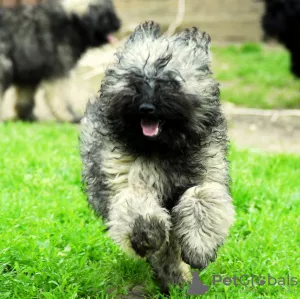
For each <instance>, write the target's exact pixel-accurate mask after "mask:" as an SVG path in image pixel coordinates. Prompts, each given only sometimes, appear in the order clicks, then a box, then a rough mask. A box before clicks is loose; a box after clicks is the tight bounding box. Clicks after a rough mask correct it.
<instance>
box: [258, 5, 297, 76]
mask: <svg viewBox="0 0 300 299" xmlns="http://www.w3.org/2000/svg"><path fill="white" fill-rule="evenodd" d="M264 2H265V13H264V16H263V18H262V26H263V30H264V32H265V34H266V35H267V36H269V37H273V38H275V39H277V40H278V41H279V42H280V43H282V44H283V45H284V46H285V47H286V48H287V49H288V50H289V51H290V53H291V71H292V73H293V74H294V75H295V76H297V77H300V39H299V35H300V1H299V0H264Z"/></svg>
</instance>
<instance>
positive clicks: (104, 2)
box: [62, 0, 121, 46]
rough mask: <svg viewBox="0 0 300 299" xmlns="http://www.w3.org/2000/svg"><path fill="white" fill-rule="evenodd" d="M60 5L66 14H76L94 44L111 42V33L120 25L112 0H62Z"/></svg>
mask: <svg viewBox="0 0 300 299" xmlns="http://www.w3.org/2000/svg"><path fill="white" fill-rule="evenodd" d="M62 5H63V7H64V10H65V11H66V12H67V13H68V14H70V15H73V16H77V17H78V18H79V20H80V21H81V22H82V23H83V25H84V26H85V27H88V28H89V34H90V35H91V40H92V41H94V43H95V46H96V45H102V44H105V43H109V42H111V41H112V40H113V36H112V33H114V32H116V31H118V30H119V29H120V27H121V22H120V19H119V18H118V15H117V13H116V11H115V7H114V4H113V1H112V0H62Z"/></svg>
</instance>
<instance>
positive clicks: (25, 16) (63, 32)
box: [0, 0, 120, 120]
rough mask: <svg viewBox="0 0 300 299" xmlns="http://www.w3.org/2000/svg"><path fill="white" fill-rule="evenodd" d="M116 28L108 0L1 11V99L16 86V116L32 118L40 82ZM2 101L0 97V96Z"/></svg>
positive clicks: (71, 64) (57, 73) (69, 0)
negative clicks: (11, 86) (11, 87)
mask: <svg viewBox="0 0 300 299" xmlns="http://www.w3.org/2000/svg"><path fill="white" fill-rule="evenodd" d="M119 28H120V20H119V18H118V17H117V15H116V12H115V9H114V6H113V3H112V1H111V0H62V1H49V2H47V3H40V4H37V5H26V6H24V5H21V6H17V7H13V8H1V9H0V98H1V97H2V96H3V93H4V92H5V90H6V89H7V88H8V87H9V86H10V85H12V84H15V85H16V86H17V99H16V106H15V110H16V114H17V118H19V119H21V120H33V119H34V116H33V108H34V94H35V91H36V88H37V86H38V84H39V83H40V82H41V81H42V80H53V79H59V78H62V77H64V76H66V75H67V73H68V72H69V71H70V69H71V68H73V67H74V66H75V64H76V62H77V61H78V60H79V58H80V57H81V55H82V54H83V53H84V52H85V51H86V50H87V49H88V48H89V47H97V46H100V45H102V44H105V43H108V42H109V41H110V39H111V35H110V34H111V33H112V32H115V31H117V30H118V29H119ZM0 100H1V99H0Z"/></svg>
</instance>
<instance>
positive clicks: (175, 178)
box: [129, 160, 196, 209]
mask: <svg viewBox="0 0 300 299" xmlns="http://www.w3.org/2000/svg"><path fill="white" fill-rule="evenodd" d="M135 164H136V165H134V166H133V167H132V171H131V175H130V176H129V178H131V179H132V183H133V184H137V183H140V184H141V185H146V186H147V187H149V189H152V190H153V189H154V190H155V191H156V193H157V196H158V200H159V201H160V202H161V204H162V205H163V206H164V207H166V208H167V209H171V208H172V207H173V206H174V205H176V203H177V202H178V200H179V198H180V196H181V195H182V194H183V193H184V192H185V191H186V190H187V189H188V188H190V187H191V186H193V185H195V184H196V180H195V177H194V176H193V175H191V174H190V173H189V172H187V171H185V169H182V166H180V165H178V164H176V163H173V164H172V163H169V162H166V161H145V160H138V161H136V163H135Z"/></svg>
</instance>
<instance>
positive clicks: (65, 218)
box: [0, 123, 300, 299]
mask: <svg viewBox="0 0 300 299" xmlns="http://www.w3.org/2000/svg"><path fill="white" fill-rule="evenodd" d="M0 136H1V138H0V298H1V299H2V298H22V299H25V298H115V297H116V295H117V294H126V293H127V291H128V289H130V288H131V287H133V286H135V285H141V284H143V285H145V286H146V288H147V289H148V291H149V292H150V294H151V297H152V298H163V297H162V295H160V294H159V292H158V291H157V288H156V286H155V284H154V282H153V281H152V278H151V277H152V274H151V270H150V268H149V266H148V265H147V264H146V263H145V262H144V261H142V260H134V259H132V258H130V257H127V256H126V255H125V254H123V253H122V252H121V251H120V250H119V248H118V247H117V246H115V245H114V244H113V243H112V241H111V240H110V239H109V238H108V237H107V236H106V234H105V233H104V227H103V225H102V224H101V221H100V220H99V219H96V217H95V216H94V215H93V213H92V211H91V210H90V209H89V208H88V207H87V204H86V200H85V196H84V195H83V193H82V190H81V184H80V168H81V163H80V159H79V155H78V150H77V130H76V128H75V127H73V126H71V125H56V124H34V125H30V124H26V125H25V124H21V123H17V124H1V125H0ZM230 160H231V172H232V178H233V184H232V193H233V197H234V203H235V205H236V208H237V221H236V223H235V225H234V227H233V228H232V230H231V234H230V237H229V238H228V240H227V242H226V244H225V245H224V246H223V247H222V248H221V249H220V250H219V255H218V259H217V260H216V262H214V263H212V264H211V265H210V266H209V267H208V268H207V269H206V270H205V271H203V272H202V273H201V280H202V281H203V282H204V283H205V284H207V285H208V286H209V287H210V290H209V292H208V293H207V294H206V295H205V296H203V298H260V297H263V296H264V297H265V298H300V288H299V284H300V271H299V269H300V259H299V256H300V246H299V244H300V234H299V225H300V221H299V220H300V219H299V215H300V189H299V177H300V173H299V169H300V157H299V156H285V155H267V154H263V153H259V152H250V151H237V150H236V149H234V148H233V149H231V152H230ZM214 274H222V275H226V276H230V277H231V276H234V275H238V276H241V275H243V274H245V275H251V274H255V275H268V274H270V275H272V276H273V277H276V278H279V277H280V276H286V275H287V274H289V275H290V276H296V277H298V287H295V286H294V287H292V286H289V287H288V286H286V287H283V286H254V287H243V286H234V285H230V286H224V285H221V284H218V285H215V286H213V285H212V275H214ZM108 294H109V295H108ZM186 294H187V288H185V289H179V288H173V289H172V291H171V298H188V296H187V295H186Z"/></svg>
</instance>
